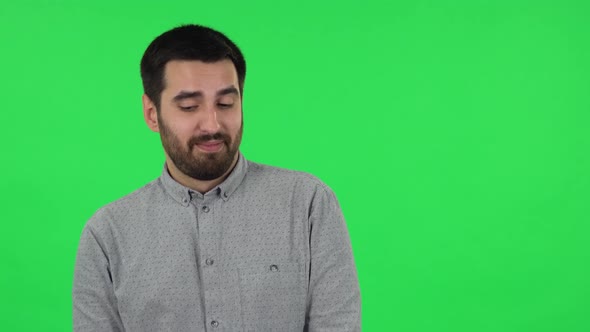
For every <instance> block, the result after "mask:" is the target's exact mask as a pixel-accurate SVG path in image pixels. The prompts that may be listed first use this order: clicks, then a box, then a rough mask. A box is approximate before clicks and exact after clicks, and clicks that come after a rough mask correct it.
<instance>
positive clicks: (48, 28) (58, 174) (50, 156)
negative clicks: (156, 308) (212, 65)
mask: <svg viewBox="0 0 590 332" xmlns="http://www.w3.org/2000/svg"><path fill="white" fill-rule="evenodd" d="M182 23H199V24H204V25H209V26H211V27H213V28H216V29H219V30H220V31H222V32H224V33H226V34H227V35H228V36H229V37H230V38H232V39H233V40H235V41H236V43H237V44H238V45H239V46H240V47H241V48H242V50H243V51H244V53H245V56H246V59H247V63H248V75H247V78H246V86H245V95H244V119H245V120H244V121H245V123H244V126H245V127H244V139H243V145H242V152H243V153H244V155H245V156H246V157H247V158H249V159H250V160H253V161H257V162H260V163H265V164H271V165H275V166H280V167H284V168H290V169H296V170H302V171H306V172H309V173H312V174H315V175H317V176H318V177H320V178H321V179H322V180H323V181H324V182H325V183H327V184H328V185H329V186H330V187H331V188H332V189H333V190H334V191H335V193H336V195H337V197H338V199H339V201H340V204H341V206H342V209H343V211H344V215H345V218H346V221H347V224H348V229H349V232H350V236H351V240H352V245H353V250H354V255H355V259H356V265H357V269H358V275H359V279H360V286H361V293H362V302H363V307H362V311H363V331H404V332H433V331H436V332H440V331H449V332H484V331H485V332H528V331H530V332H555V331H565V332H587V331H590V319H589V317H590V3H589V2H587V1H569V0H562V1H544V0H535V1H533V0H510V1H508V0H498V1H484V0H469V1H467V0H456V1H421V0H412V1H374V0H366V1H308V0H298V1H232V0H227V1H154V0H142V1H114V0H104V1H71V0H70V1H67V0H62V1H59V0H53V1H50V0H43V1H42V0H28V1H27V0H25V1H3V2H2V4H1V5H0V42H1V46H0V47H1V53H0V73H1V80H0V85H1V87H0V97H1V101H2V107H1V118H0V119H1V120H2V129H1V130H0V142H1V143H0V144H2V150H1V151H2V157H1V158H2V162H0V188H1V191H0V195H1V196H0V198H1V199H0V204H1V208H0V221H1V227H2V230H1V231H0V255H1V260H0V261H1V263H2V264H1V267H0V269H1V273H0V287H1V290H0V294H1V295H0V305H1V308H0V326H1V329H2V330H3V331H68V330H71V329H72V309H71V306H72V301H71V289H72V278H73V269H74V261H75V256H76V250H77V245H78V240H79V237H80V234H81V231H82V228H83V227H84V224H85V223H86V221H87V220H88V218H90V216H91V215H92V214H93V213H94V212H95V211H96V210H97V209H98V208H100V207H101V206H103V205H105V204H108V203H109V202H112V201H114V200H116V199H118V198H120V197H122V196H124V195H126V194H127V193H130V192H131V191H133V190H135V189H137V188H139V187H141V186H143V185H144V184H146V183H147V182H149V181H151V180H152V179H154V178H156V177H157V176H159V174H160V172H161V171H162V167H163V165H164V156H163V151H162V148H161V144H160V141H159V137H158V135H157V134H155V133H152V132H151V131H149V130H148V128H147V126H146V125H145V123H144V122H143V118H142V110H141V95H142V88H141V80H140V77H139V60H140V58H141V55H142V54H143V51H144V50H145V48H146V47H147V45H148V44H149V42H150V41H151V40H152V39H153V38H154V37H156V36H157V35H159V34H160V33H162V32H163V31H165V30H168V29H170V28H172V27H174V26H177V25H179V24H182Z"/></svg>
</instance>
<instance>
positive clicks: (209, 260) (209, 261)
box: [205, 258, 214, 265]
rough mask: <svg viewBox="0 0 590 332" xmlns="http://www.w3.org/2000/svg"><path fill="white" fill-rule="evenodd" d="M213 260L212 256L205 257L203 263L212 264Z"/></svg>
mask: <svg viewBox="0 0 590 332" xmlns="http://www.w3.org/2000/svg"><path fill="white" fill-rule="evenodd" d="M213 262H214V260H213V258H207V259H206V260H205V264H207V265H213Z"/></svg>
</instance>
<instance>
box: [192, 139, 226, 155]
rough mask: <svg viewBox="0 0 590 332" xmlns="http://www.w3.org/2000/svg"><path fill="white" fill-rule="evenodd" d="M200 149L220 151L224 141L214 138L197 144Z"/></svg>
mask: <svg viewBox="0 0 590 332" xmlns="http://www.w3.org/2000/svg"><path fill="white" fill-rule="evenodd" d="M195 145H196V147H197V148H198V149H199V150H202V151H205V152H218V151H219V150H221V148H222V147H223V141H221V140H213V141H206V142H201V143H197V144H195Z"/></svg>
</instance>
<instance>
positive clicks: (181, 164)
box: [158, 114, 244, 181]
mask: <svg viewBox="0 0 590 332" xmlns="http://www.w3.org/2000/svg"><path fill="white" fill-rule="evenodd" d="M158 122H159V125H160V139H161V140H162V146H163V147H164V151H166V153H167V154H168V156H169V157H170V159H171V160H172V162H173V163H174V165H175V166H176V168H178V170H180V171H181V172H182V173H184V174H186V175H188V176H190V177H192V178H193V179H197V180H201V181H209V180H214V179H217V178H219V177H221V176H222V175H223V174H225V173H226V172H227V171H228V170H229V168H230V167H231V166H232V163H233V161H234V158H235V156H236V153H237V152H238V149H239V147H240V142H241V141H242V128H243V126H244V124H243V122H242V124H241V125H240V130H239V131H238V133H237V135H236V137H234V138H233V139H232V138H231V137H230V136H229V135H228V134H226V133H223V132H217V133H215V134H210V135H201V136H193V137H191V138H190V139H189V140H188V142H186V144H183V143H182V142H181V141H180V140H179V139H178V136H176V135H175V134H174V133H173V132H172V130H170V128H169V127H168V126H167V125H166V124H165V123H164V121H162V118H161V117H160V115H159V114H158ZM211 140H221V141H222V142H223V145H224V147H222V149H221V150H220V151H219V152H213V153H205V152H199V151H196V152H193V149H197V148H196V147H195V145H197V144H201V143H204V142H207V141H211Z"/></svg>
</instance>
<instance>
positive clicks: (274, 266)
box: [270, 264, 279, 272]
mask: <svg viewBox="0 0 590 332" xmlns="http://www.w3.org/2000/svg"><path fill="white" fill-rule="evenodd" d="M270 270H271V271H272V272H277V271H278V270H279V267H278V266H276V265H274V264H273V265H271V266H270Z"/></svg>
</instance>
